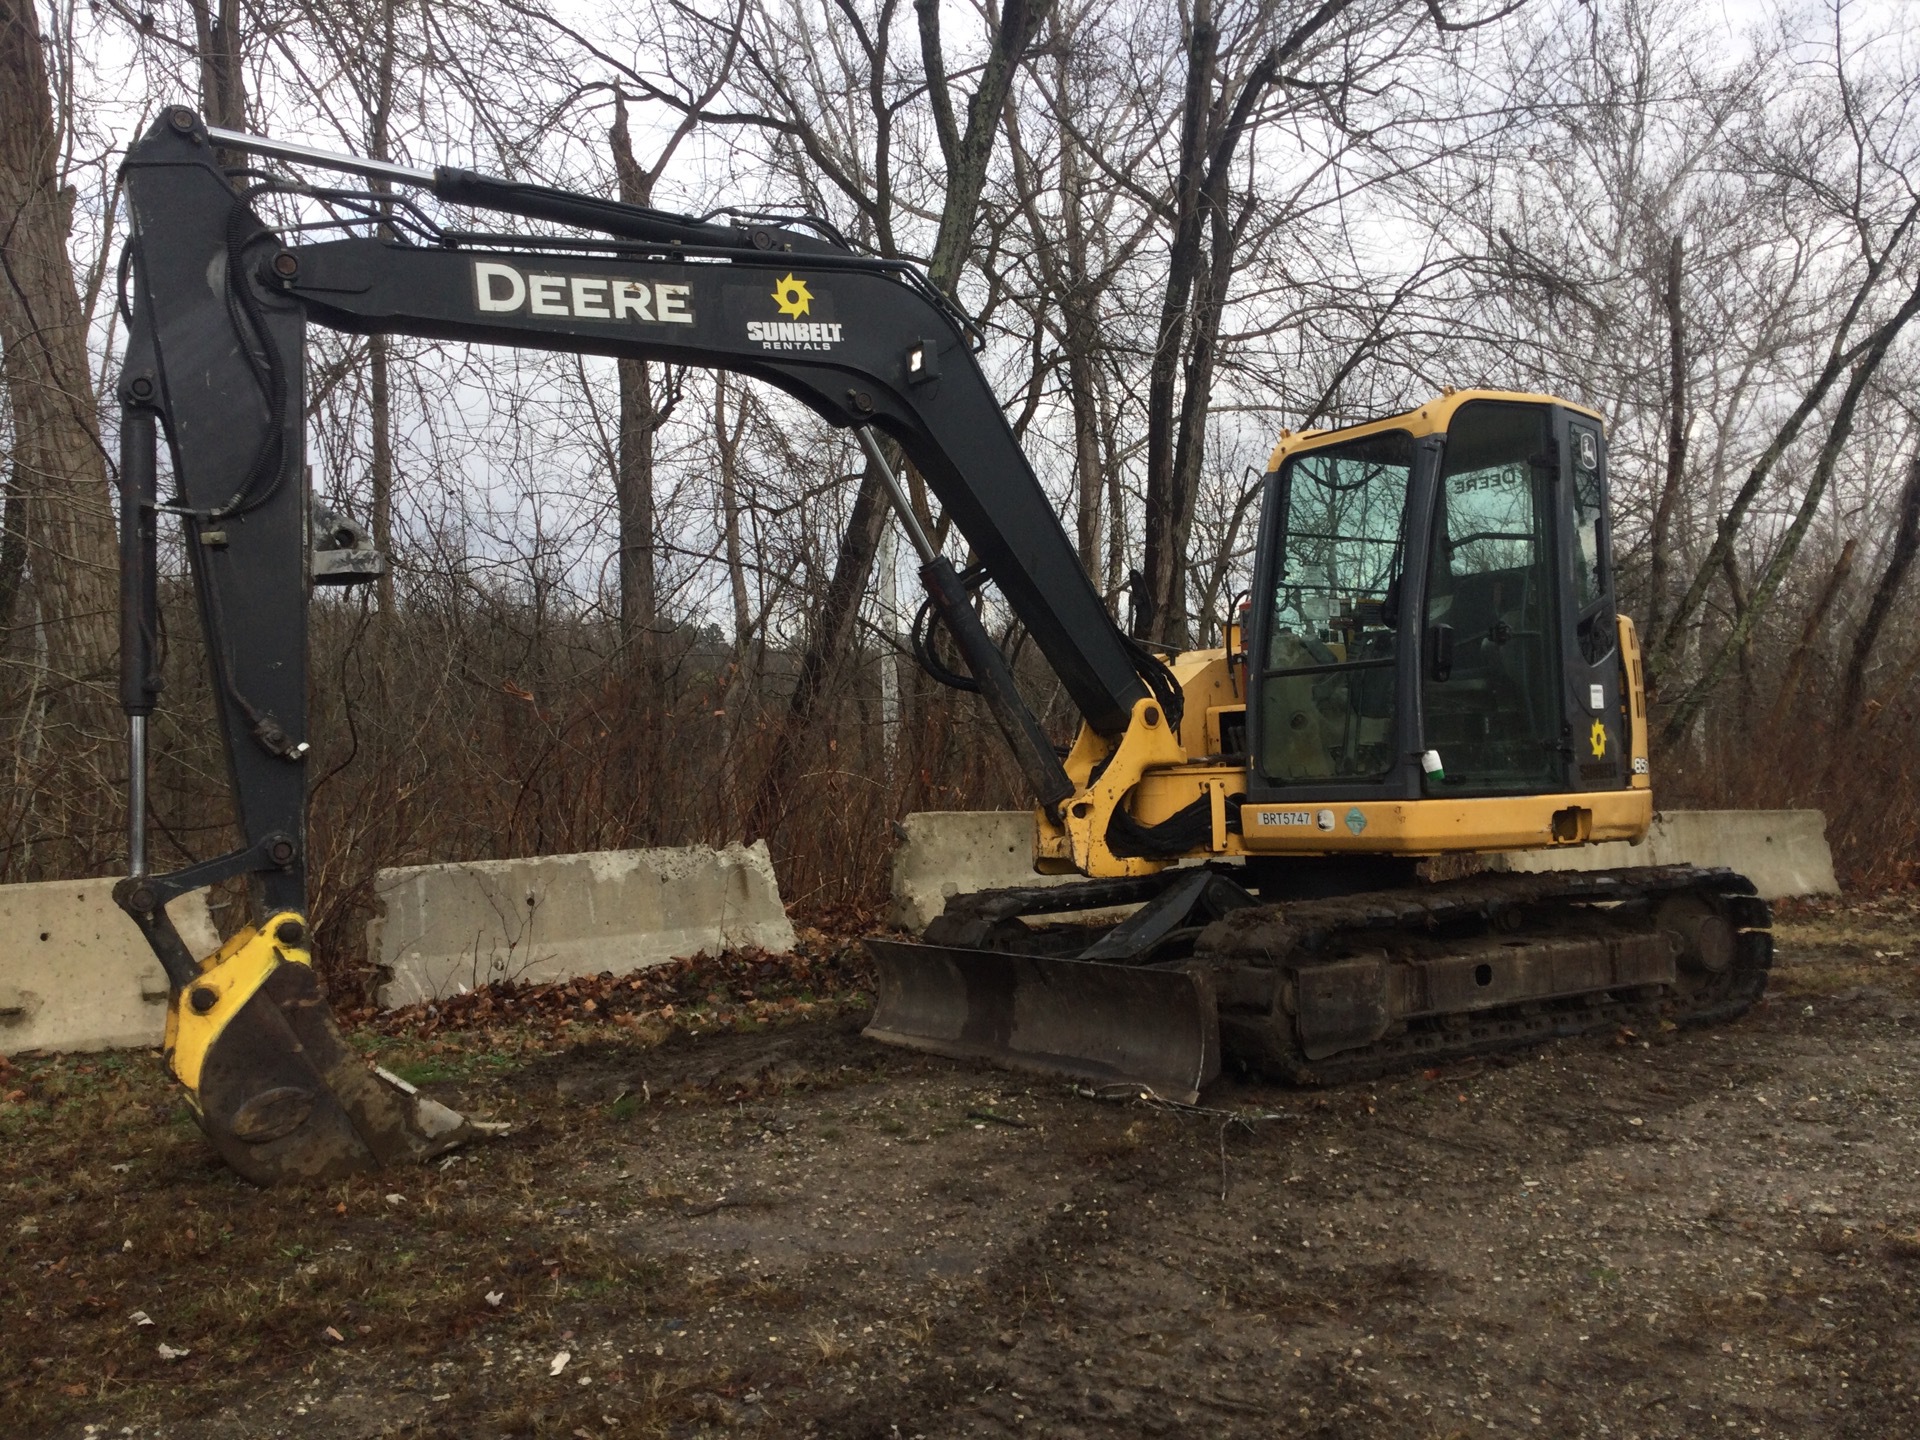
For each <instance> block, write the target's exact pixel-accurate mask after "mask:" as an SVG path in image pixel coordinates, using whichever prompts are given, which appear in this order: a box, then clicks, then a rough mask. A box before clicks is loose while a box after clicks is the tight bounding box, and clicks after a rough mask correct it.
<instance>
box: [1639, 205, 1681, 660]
mask: <svg viewBox="0 0 1920 1440" xmlns="http://www.w3.org/2000/svg"><path fill="white" fill-rule="evenodd" d="M1682 259H1683V252H1682V249H1681V240H1680V237H1679V236H1678V235H1676V236H1674V237H1673V243H1672V244H1671V245H1670V246H1669V247H1668V249H1667V270H1666V283H1665V284H1664V285H1663V286H1662V287H1661V294H1660V298H1661V304H1662V308H1663V309H1664V310H1665V311H1666V317H1667V473H1666V478H1665V479H1664V480H1663V481H1662V482H1661V486H1660V498H1659V499H1658V500H1656V501H1655V502H1654V506H1653V524H1652V527H1651V529H1650V530H1649V532H1648V536H1647V634H1648V635H1657V634H1659V633H1660V627H1661V625H1662V624H1664V623H1665V619H1666V610H1667V584H1668V579H1667V576H1668V571H1669V570H1670V568H1671V565H1672V559H1671V556H1670V555H1669V550H1670V548H1671V545H1672V540H1671V538H1670V537H1671V533H1672V526H1673V507H1674V505H1675V503H1676V502H1677V501H1678V500H1679V498H1680V482H1681V480H1682V479H1683V478H1684V477H1685V475H1686V470H1687V344H1686V338H1687V337H1686V322H1685V317H1684V316H1683V315H1682V313H1681V310H1680V281H1681V278H1682V277H1681V261H1682ZM1654 683H1655V684H1656V685H1657V684H1658V677H1657V674H1656V675H1655V677H1654Z"/></svg>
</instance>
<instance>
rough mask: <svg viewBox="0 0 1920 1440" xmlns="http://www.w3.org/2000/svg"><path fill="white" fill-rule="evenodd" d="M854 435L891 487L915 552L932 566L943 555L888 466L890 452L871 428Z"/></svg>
mask: <svg viewBox="0 0 1920 1440" xmlns="http://www.w3.org/2000/svg"><path fill="white" fill-rule="evenodd" d="M853 433H854V434H855V435H857V436H859V437H860V446H861V448H862V449H863V450H865V451H866V452H867V458H868V459H869V460H871V461H873V463H874V465H875V467H876V468H878V470H879V471H880V478H881V481H882V482H883V483H884V484H885V485H886V487H887V499H888V500H889V501H890V502H892V505H893V513H894V514H896V515H898V516H899V517H900V525H901V528H902V529H904V530H905V531H906V532H907V539H909V540H911V541H912V542H913V548H914V550H915V551H916V552H917V553H918V554H919V556H920V563H921V564H922V565H931V564H932V563H933V561H934V557H935V556H937V555H938V554H939V553H940V552H939V551H937V550H935V549H934V548H933V542H932V541H931V540H929V539H928V538H927V532H926V531H924V530H922V529H921V528H920V520H919V517H918V516H916V515H915V514H914V513H913V505H912V503H911V502H910V501H908V499H907V492H906V491H904V490H902V489H901V488H900V477H899V476H897V475H895V474H894V473H893V466H891V465H889V464H888V463H887V456H886V452H885V451H883V450H882V449H881V448H880V442H879V441H878V440H877V439H875V438H874V434H873V427H872V426H871V425H858V426H855V427H854V431H853Z"/></svg>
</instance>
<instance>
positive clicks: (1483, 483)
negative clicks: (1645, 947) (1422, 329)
mask: <svg viewBox="0 0 1920 1440" xmlns="http://www.w3.org/2000/svg"><path fill="white" fill-rule="evenodd" d="M1554 411H1555V407H1552V406H1549V405H1541V404H1527V403H1523V402H1510V401H1494V400H1476V401H1471V402H1469V403H1467V404H1465V405H1462V406H1461V407H1460V409H1459V410H1457V411H1456V412H1455V413H1454V416H1453V419H1452V422H1451V423H1450V424H1449V425H1448V427H1447V439H1446V449H1445V452H1444V454H1443V456H1442V459H1441V465H1440V473H1439V475H1438V477H1437V480H1436V485H1435V492H1434V506H1433V510H1434V514H1433V528H1432V532H1431V536H1430V541H1429V545H1428V552H1427V573H1426V588H1425V598H1424V610H1423V617H1422V619H1423V624H1422V629H1421V679H1420V699H1421V713H1422V728H1423V733H1424V744H1425V748H1426V752H1427V753H1426V760H1425V768H1426V793H1427V794H1429V795H1436V796H1438V795H1453V796H1462V797H1464V796H1471V795H1502V794H1545V793H1551V792H1553V791H1555V790H1557V789H1559V788H1560V787H1561V786H1562V784H1563V783H1564V777H1565V770H1566V749H1565V746H1566V738H1565V723H1566V722H1565V706H1564V703H1563V698H1562V697H1563V694H1564V690H1563V685H1562V680H1561V674H1562V666H1563V649H1564V646H1563V644H1562V637H1561V606H1560V603H1559V586H1558V583H1557V579H1558V576H1559V574H1560V573H1561V562H1560V555H1559V551H1558V545H1557V537H1558V535H1559V532H1560V529H1561V527H1560V525H1559V524H1558V523H1556V521H1557V517H1556V513H1555V512H1556V508H1557V496H1558V494H1559V490H1560V486H1559V484H1558V475H1557V473H1556V472H1557V468H1558V467H1557V466H1556V464H1555V462H1554V458H1553V453H1554V446H1553V439H1554V436H1553V429H1554ZM1436 762H1437V763H1436Z"/></svg>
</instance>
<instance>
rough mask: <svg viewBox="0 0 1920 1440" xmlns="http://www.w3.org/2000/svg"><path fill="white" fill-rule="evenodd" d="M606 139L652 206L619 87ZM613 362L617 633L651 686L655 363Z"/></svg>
mask: <svg viewBox="0 0 1920 1440" xmlns="http://www.w3.org/2000/svg"><path fill="white" fill-rule="evenodd" d="M608 140H609V141H610V142H611V145H612V149H613V164H614V169H615V171H616V172H617V173H618V175H619V177H620V198H621V200H622V201H624V202H625V203H626V204H628V205H651V204H652V203H653V177H652V176H651V175H649V174H648V173H647V172H646V171H645V170H643V169H642V168H641V166H640V163H639V162H638V161H637V160H635V159H634V155H633V142H632V139H631V137H630V135H629V133H628V130H627V105H626V101H625V99H624V98H623V97H622V96H621V95H620V93H619V92H618V91H615V92H614V108H613V128H612V130H611V131H610V132H609V134H608ZM617 368H618V370H619V376H620V439H619V449H618V454H617V455H616V457H615V461H614V494H615V497H616V499H617V501H618V506H619V517H620V519H619V524H620V638H621V639H622V641H623V642H625V644H626V645H627V647H628V649H629V651H630V652H631V653H632V654H633V656H634V658H635V660H636V661H637V662H638V663H637V668H638V670H639V671H640V673H641V674H642V675H643V677H645V680H646V681H647V683H649V684H651V683H652V682H654V681H655V680H657V679H658V676H659V658H660V657H659V648H660V646H659V640H660V633H659V632H660V615H659V592H658V588H657V584H656V572H655V563H656V554H657V547H656V539H655V534H654V526H655V515H654V504H653V498H654V497H653V437H654V436H655V434H657V433H658V431H659V429H660V424H661V420H662V418H663V417H662V416H661V415H660V414H659V412H658V410H657V409H656V408H655V406H654V403H653V367H652V366H651V365H649V364H647V363H646V362H645V361H644V360H622V361H619V362H618V366H617Z"/></svg>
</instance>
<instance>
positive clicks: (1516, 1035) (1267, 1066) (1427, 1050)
mask: <svg viewBox="0 0 1920 1440" xmlns="http://www.w3.org/2000/svg"><path fill="white" fill-rule="evenodd" d="M1689 892H1691V893H1694V894H1699V895H1702V896H1705V897H1709V898H1711V899H1713V900H1715V901H1717V902H1719V903H1720V904H1721V905H1723V906H1724V907H1725V909H1726V912H1727V914H1728V917H1729V919H1730V920H1731V921H1732V922H1733V925H1734V927H1735V934H1736V944H1735V950H1734V960H1733V964H1732V965H1730V966H1729V967H1728V968H1727V970H1726V971H1724V972H1723V973H1721V974H1719V975H1712V976H1708V975H1695V974H1692V973H1687V972H1683V974H1682V976H1681V979H1680V982H1679V983H1678V984H1677V985H1675V986H1673V987H1668V988H1666V990H1665V993H1663V994H1662V995H1660V996H1659V997H1658V998H1654V999H1625V998H1620V997H1618V996H1616V995H1615V994H1614V993H1613V992H1599V993H1596V994H1594V995H1589V996H1579V997H1574V998H1571V999H1564V1000H1554V1001H1546V1002H1537V1001H1536V1002H1523V1003H1520V1004H1516V1005H1511V1006H1505V1007H1502V1008H1500V1009H1496V1010H1486V1011H1477V1012H1474V1013H1473V1014H1472V1015H1471V1016H1470V1017H1464V1018H1463V1019H1462V1020H1461V1021H1460V1022H1459V1023H1458V1024H1456V1025H1454V1026H1450V1027H1444V1028H1443V1027H1431V1026H1418V1027H1416V1028H1413V1029H1410V1030H1408V1031H1407V1032H1405V1033H1403V1034H1401V1035H1396V1036H1391V1037H1389V1038H1387V1039H1384V1040H1382V1041H1380V1042H1379V1043H1377V1044H1375V1045H1371V1046H1367V1047H1365V1048H1362V1049H1357V1050H1353V1051H1347V1052H1343V1053H1342V1054H1339V1055H1334V1056H1329V1057H1327V1058H1325V1059H1322V1060H1315V1061H1309V1060H1307V1059H1306V1058H1305V1057H1304V1056H1301V1055H1298V1054H1297V1053H1296V1055H1295V1056H1294V1057H1292V1059H1291V1060H1284V1059H1283V1060H1280V1061H1279V1063H1278V1067H1277V1068H1278V1069H1279V1072H1280V1074H1281V1077H1282V1078H1285V1079H1289V1080H1293V1081H1295V1082H1298V1083H1307V1084H1323V1085H1331V1084H1344V1083H1349V1082H1352V1081H1356V1080H1366V1079H1372V1078H1374V1077H1375V1076H1378V1075H1381V1074H1385V1073H1387V1072H1390V1071H1395V1070H1404V1069H1408V1068H1410V1067H1413V1066H1416V1065H1430V1064H1435V1063H1439V1062H1443V1061H1450V1060H1457V1059H1463V1058H1467V1057H1470V1056H1475V1055H1484V1054H1489V1053H1492V1052H1495V1051H1501V1050H1510V1049H1514V1048H1516V1047H1520V1046H1526V1045H1535V1044H1539V1043H1541V1042H1543V1041H1547V1040H1552V1039H1559V1038H1563V1037H1567V1036H1573V1035H1582V1034H1591V1033H1593V1032H1595V1031H1600V1030H1607V1029H1617V1028H1620V1027H1622V1026H1626V1027H1632V1026H1635V1025H1638V1026H1642V1027H1646V1028H1649V1029H1650V1028H1653V1027H1656V1026H1658V1025H1659V1024H1660V1023H1662V1022H1667V1023H1671V1024H1674V1025H1678V1026H1685V1027H1694V1026H1702V1025H1717V1024H1724V1023H1726V1022H1727V1021H1730V1020H1734V1019H1737V1018H1738V1017H1739V1016H1741V1015H1743V1014H1745V1013H1746V1012H1747V1010H1748V1009H1749V1008H1751V1007H1752V1005H1753V1003H1754V1001H1755V1000H1757V999H1759V997H1760V996H1761V994H1762V993H1764V991H1765V990H1766V984H1767V973H1768V971H1769V970H1770V969H1771V968H1772V964H1773V936H1772V933H1771V926H1772V912H1771V910H1770V908H1769V907H1768V905H1767V904H1766V902H1765V901H1763V900H1761V899H1759V898H1758V897H1757V896H1756V895H1755V894H1754V888H1753V883H1752V882H1751V881H1750V880H1748V879H1747V878H1746V877H1745V876H1742V875H1738V874H1735V873H1734V872H1733V871H1731V870H1709V869H1702V868H1698V867H1695V866H1688V865H1668V866H1659V867H1650V868H1646V869H1636V870H1607V871H1593V872H1584V873H1583V872H1553V873H1547V874H1539V875H1497V876H1475V877H1472V878H1470V879H1466V880H1458V881H1449V882H1445V883H1443V884H1439V885H1434V886H1432V887H1430V888H1427V889H1423V890H1420V891H1416V892H1403V891H1393V892H1383V893H1378V894H1368V895H1352V896H1345V897H1341V898H1339V899H1333V900H1315V901H1309V902H1302V903H1295V904H1287V905H1281V906H1266V905H1262V906H1257V907H1254V908H1253V909H1252V910H1248V911H1243V912H1240V913H1239V914H1237V915H1234V916H1231V917H1229V918H1228V919H1227V920H1226V921H1223V922H1221V923H1220V924H1218V925H1216V926H1214V927H1211V928H1210V929H1209V931H1208V932H1207V934H1206V935H1204V936H1203V937H1202V939H1201V945H1200V950H1199V953H1198V954H1197V955H1196V957H1195V958H1196V959H1199V960H1202V961H1213V962H1216V963H1229V964H1230V963H1233V962H1234V960H1235V959H1237V958H1239V957H1241V956H1244V957H1245V958H1246V959H1249V960H1251V959H1254V958H1256V957H1258V958H1259V960H1260V961H1261V963H1263V964H1269V965H1270V964H1272V963H1274V960H1273V958H1272V957H1274V956H1275V955H1276V954H1287V955H1299V956H1300V958H1301V959H1308V958H1309V957H1311V956H1312V955H1313V954H1315V953H1316V952H1324V951H1327V950H1329V949H1335V950H1336V952H1337V951H1338V950H1340V949H1344V948H1345V946H1346V944H1347V942H1350V941H1353V940H1356V939H1362V938H1364V937H1368V936H1369V935H1372V936H1378V934H1379V932H1381V931H1384V930H1398V931H1401V932H1403V933H1408V934H1413V935H1426V934H1429V933H1431V932H1432V931H1434V930H1436V929H1439V928H1441V927H1442V926H1446V925H1449V924H1455V923H1463V922H1465V923H1471V922H1474V921H1480V922H1485V923H1489V924H1491V923H1493V922H1494V921H1495V920H1496V918H1497V917H1498V915H1499V914H1500V912H1501V911H1509V910H1516V909H1519V910H1526V911H1532V912H1534V913H1535V914H1536V915H1537V914H1538V912H1539V910H1540V909H1541V908H1543V907H1544V908H1547V909H1554V908H1558V907H1560V906H1575V905H1587V904H1596V903H1610V902H1628V901H1641V900H1645V901H1658V900H1661V899H1664V898H1666V897H1668V896H1671V895H1680V894H1686V893H1689ZM1513 933H1514V934H1515V935H1516V936H1521V937H1523V936H1524V934H1525V931H1524V930H1522V931H1517V932H1513ZM1275 942H1283V943H1278V944H1276V943H1275ZM1285 942H1291V943H1285ZM1281 963H1285V962H1284V961H1282V962H1281ZM1228 1018H1229V1017H1226V1016H1223V1020H1226V1019H1228ZM1228 1058H1229V1060H1231V1059H1232V1058H1233V1056H1232V1053H1231V1049H1229V1055H1228ZM1258 1068H1260V1069H1263V1070H1271V1069H1274V1068H1275V1061H1274V1059H1273V1058H1272V1057H1269V1058H1268V1059H1267V1060H1266V1061H1265V1062H1264V1063H1262V1064H1261V1065H1260V1066H1259V1067H1258Z"/></svg>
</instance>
